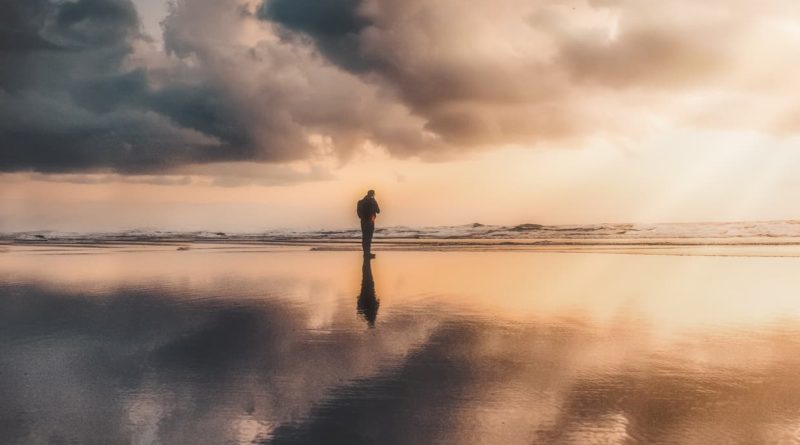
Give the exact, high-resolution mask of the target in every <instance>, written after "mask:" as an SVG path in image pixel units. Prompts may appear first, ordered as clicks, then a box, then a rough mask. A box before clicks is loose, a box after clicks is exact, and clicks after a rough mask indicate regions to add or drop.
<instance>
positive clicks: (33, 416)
mask: <svg viewBox="0 0 800 445" xmlns="http://www.w3.org/2000/svg"><path fill="white" fill-rule="evenodd" d="M146 289H147V290H142V291H129V290H118V291H116V292H114V293H112V294H103V295H96V296H95V297H94V298H93V299H87V298H82V297H81V296H80V294H78V295H76V294H72V293H59V292H56V291H53V290H45V289H41V288H39V287H37V286H22V285H19V286H14V287H13V288H11V287H6V289H5V294H6V295H7V296H6V297H5V298H4V299H2V300H0V326H1V328H0V330H2V331H3V332H2V334H3V335H2V337H0V352H1V354H0V371H2V374H3V375H4V379H2V382H0V396H2V397H3V400H4V402H3V403H2V404H0V418H16V419H17V420H16V421H15V422H14V425H9V426H8V427H6V426H2V428H0V429H2V431H3V434H4V436H5V437H7V438H9V439H10V441H11V442H14V441H22V442H29V441H45V442H47V441H53V440H56V441H57V440H61V439H63V440H66V441H69V440H77V441H79V442H80V441H82V440H86V438H88V437H92V438H103V439H104V440H106V439H107V440H108V441H109V442H112V443H114V442H126V441H130V440H131V438H138V440H139V441H141V442H148V438H150V437H153V436H154V435H156V436H157V437H159V439H160V440H161V441H162V442H164V443H183V442H186V441H198V440H199V441H202V442H204V443H222V442H225V441H226V440H228V439H230V438H232V437H240V436H241V435H243V434H244V435H246V434H245V433H246V432H248V431H250V432H254V434H256V436H258V437H263V436H264V435H266V434H267V432H268V431H269V430H271V429H272V426H270V425H272V424H273V423H274V422H285V421H288V420H290V419H294V418H298V417H301V416H303V415H305V413H306V412H307V411H308V409H309V407H310V406H311V404H312V403H313V402H314V401H318V400H322V399H323V398H324V396H325V394H326V392H327V391H329V390H330V389H331V388H334V387H336V386H338V385H342V384H345V383H346V382H347V381H349V380H352V379H358V378H366V377H368V376H370V375H372V374H374V373H376V372H379V371H380V369H381V368H382V367H391V366H395V365H396V363H397V362H398V361H400V360H402V358H403V356H404V355H405V354H406V353H407V351H408V350H409V349H410V348H412V347H413V346H414V345H415V344H418V343H420V342H422V341H424V339H425V337H426V336H427V335H428V332H429V331H430V329H431V327H432V326H433V325H434V324H435V323H436V321H435V320H432V319H428V320H420V321H419V322H417V321H414V320H411V319H410V318H409V317H403V316H398V317H395V318H394V319H387V320H386V321H385V324H384V326H383V328H382V330H381V332H378V333H374V335H369V336H362V335H359V334H358V331H353V330H349V329H346V327H347V326H339V327H340V328H341V329H333V330H329V331H326V332H324V333H320V332H315V331H308V330H306V320H305V316H306V315H305V314H304V313H303V311H301V310H300V309H298V308H297V307H293V306H292V305H290V304H287V303H286V302H280V301H279V300H269V299H267V300H263V301H260V302H258V303H256V302H255V301H248V302H243V301H235V300H233V299H217V298H213V297H214V295H215V292H224V289H222V288H218V289H208V290H207V295H204V296H202V297H203V298H197V297H201V295H197V294H196V290H194V291H193V292H195V293H193V294H192V295H191V296H192V298H195V299H194V300H181V299H180V297H181V293H180V292H169V291H166V290H165V289H160V288H159V287H158V286H157V285H155V284H152V285H149V286H147V287H146ZM344 303H345V302H344V301H343V302H342V305H343V307H342V308H341V310H340V311H339V312H340V313H341V314H343V315H345V316H347V318H348V319H352V315H351V314H352V312H350V311H351V310H352V309H350V307H349V305H347V307H345V306H344ZM345 310H346V312H345ZM351 321H352V322H353V327H358V324H357V320H351ZM359 329H361V328H359ZM242 416H249V418H251V419H252V420H253V421H254V422H256V423H257V424H258V425H261V426H259V427H258V428H255V426H254V425H255V424H253V423H252V422H249V421H248V422H245V423H243V420H242V419H243V417H242Z"/></svg>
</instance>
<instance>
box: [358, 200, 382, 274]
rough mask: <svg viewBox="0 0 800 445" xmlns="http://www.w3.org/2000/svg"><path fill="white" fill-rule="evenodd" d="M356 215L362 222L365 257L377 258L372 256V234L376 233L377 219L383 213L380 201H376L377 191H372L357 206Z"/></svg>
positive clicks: (362, 243)
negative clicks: (379, 204)
mask: <svg viewBox="0 0 800 445" xmlns="http://www.w3.org/2000/svg"><path fill="white" fill-rule="evenodd" d="M356 213H357V214H358V218H359V219H360V220H361V248H362V249H363V250H364V256H365V257H370V258H375V255H373V254H372V251H371V249H372V234H373V233H374V232H375V218H376V217H377V216H378V213H381V208H380V207H378V201H376V200H375V190H370V191H368V192H367V195H366V196H364V197H363V198H361V199H360V200H359V201H358V204H357V205H356Z"/></svg>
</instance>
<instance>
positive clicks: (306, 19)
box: [258, 0, 377, 71]
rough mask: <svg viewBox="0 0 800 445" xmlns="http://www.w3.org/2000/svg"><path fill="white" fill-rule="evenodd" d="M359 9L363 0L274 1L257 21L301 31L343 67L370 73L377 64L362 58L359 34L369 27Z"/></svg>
mask: <svg viewBox="0 0 800 445" xmlns="http://www.w3.org/2000/svg"><path fill="white" fill-rule="evenodd" d="M360 5H361V0H332V1H325V2H319V1H317V0H297V1H295V0H274V1H267V2H264V3H263V4H262V6H261V7H260V8H259V10H258V17H259V18H261V19H264V20H271V21H274V22H276V23H280V24H282V25H284V26H286V27H288V28H290V29H293V30H297V31H302V32H304V33H306V34H308V35H309V36H311V37H312V38H313V39H314V41H315V43H316V44H317V45H319V46H320V49H321V50H322V51H323V52H324V53H325V54H327V55H328V56H329V57H331V58H332V59H333V60H335V61H336V62H337V63H339V64H340V65H342V66H344V67H346V68H348V69H351V70H354V71H367V70H368V69H369V68H370V67H371V64H372V63H374V62H377V61H370V60H366V59H365V58H364V56H363V55H362V54H359V40H358V34H359V33H360V32H361V31H362V30H363V29H364V28H366V27H367V26H369V25H370V22H369V21H368V20H367V19H366V18H365V17H363V16H362V15H361V14H360V13H359V11H358V8H359V6H360Z"/></svg>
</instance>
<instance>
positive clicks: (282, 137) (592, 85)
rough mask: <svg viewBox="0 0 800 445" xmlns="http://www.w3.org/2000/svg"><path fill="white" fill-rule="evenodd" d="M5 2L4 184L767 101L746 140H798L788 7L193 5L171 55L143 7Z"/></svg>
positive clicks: (459, 141)
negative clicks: (769, 46)
mask: <svg viewBox="0 0 800 445" xmlns="http://www.w3.org/2000/svg"><path fill="white" fill-rule="evenodd" d="M0 1H2V7H3V15H2V17H0V148H1V149H2V150H0V172H13V171H24V170H34V171H40V172H57V173H64V172H76V173H86V172H95V171H108V170H112V171H116V172H120V173H164V172H169V171H171V170H174V169H175V168H179V167H181V166H188V165H194V164H208V163H218V162H240V161H247V162H260V163H286V162H290V161H309V160H314V159H315V158H319V157H326V156H328V157H334V158H337V159H338V160H345V161H346V160H347V159H349V158H350V157H352V156H353V155H354V154H355V153H357V152H358V151H359V150H361V149H363V148H364V147H365V146H370V145H371V146H380V147H382V148H384V149H386V151H388V153H389V154H391V155H393V156H396V157H411V156H419V157H421V158H423V159H444V158H447V157H452V156H456V155H459V154H461V153H463V152H464V151H466V150H476V149H487V148H491V147H498V146H502V145H504V144H522V145H534V144H537V143H543V142H546V143H563V142H564V141H569V142H570V143H571V144H572V143H575V144H578V145H579V144H580V141H582V140H586V139H589V138H594V137H600V138H604V137H607V138H610V140H614V139H615V138H617V137H622V138H627V137H630V136H636V135H640V134H642V133H643V132H644V131H646V130H647V129H648V128H649V125H650V122H651V121H652V119H650V117H654V116H655V117H658V118H664V119H666V120H671V121H675V122H677V123H678V124H680V123H681V122H682V121H681V119H683V120H684V122H687V121H688V123H689V124H691V125H696V124H697V118H696V116H698V115H699V116H704V121H708V122H716V123H717V125H719V123H720V122H723V123H724V122H733V121H732V120H730V119H725V117H726V116H728V115H729V114H730V112H729V107H727V106H722V105H721V104H724V103H727V102H726V101H730V100H731V98H735V96H736V94H737V93H738V92H741V91H747V92H748V93H749V94H752V95H755V96H758V97H759V99H764V100H763V102H764V103H766V105H765V107H766V108H767V109H763V108H761V109H755V107H742V111H741V112H740V113H739V115H741V116H742V117H741V118H739V119H736V120H735V122H736V124H735V125H736V129H741V127H742V126H744V127H746V128H747V129H756V130H760V131H774V129H775V128H780V129H781V130H782V131H783V132H784V133H785V132H786V131H789V132H792V131H795V130H796V126H795V125H787V122H793V120H791V119H787V117H786V110H785V108H786V107H785V105H784V104H783V103H782V102H781V98H784V97H786V95H787V94H786V93H787V92H792V91H793V90H792V88H793V87H792V84H791V82H787V81H783V82H763V79H764V78H768V77H770V76H774V73H786V72H793V68H794V66H793V62H791V60H793V59H791V58H784V59H783V60H781V61H780V62H779V63H781V64H784V65H782V66H771V67H770V66H768V64H763V65H764V66H763V67H762V65H760V64H758V63H754V62H755V61H757V60H759V56H760V55H761V53H760V52H759V50H758V48H763V47H764V42H773V43H775V44H779V45H780V46H779V47H776V48H775V49H773V52H774V53H780V52H788V51H790V50H792V51H793V50H796V46H797V45H796V43H795V42H794V41H793V40H791V39H790V38H788V37H787V36H789V34H787V33H788V31H786V32H784V28H786V27H782V26H779V25H781V23H782V22H781V21H782V20H783V21H788V22H789V23H791V22H792V21H793V20H795V19H796V18H797V16H798V14H800V9H799V8H798V7H797V6H796V3H794V2H789V1H786V0H771V1H769V2H765V3H764V4H763V5H761V6H759V7H755V6H754V5H753V4H752V2H749V1H748V0H734V1H722V0H713V1H711V2H702V3H698V2H688V1H686V2H683V1H682V2H673V3H666V2H662V3H659V4H658V5H650V4H648V5H646V6H645V5H643V4H642V3H641V2H636V1H631V0H613V1H612V0H604V1H600V0H592V1H580V0H578V1H575V2H562V1H557V0H547V1H537V2H530V1H527V0H497V1H479V2H470V3H464V2H461V1H456V0H443V1H437V2H430V1H423V0H330V1H315V0H264V1H256V0H250V1H245V0H177V1H175V2H174V3H172V7H171V10H170V13H169V14H168V16H167V17H166V18H165V19H164V21H163V22H162V25H163V30H162V31H163V36H162V37H163V39H162V41H159V43H158V44H159V45H163V46H160V47H157V45H156V43H155V42H156V40H155V39H153V38H151V36H147V35H144V34H143V33H142V30H141V24H140V20H139V17H138V15H137V11H136V8H135V7H134V4H133V3H132V2H131V0H74V1H57V0H0ZM720 11H728V12H727V13H724V14H723V13H720ZM781 33H783V34H781ZM789 37H790V36H789ZM772 60H773V62H775V61H777V60H778V58H774V59H772ZM737 69H738V70H739V71H737ZM737 74H739V75H737ZM748 76H749V77H748ZM789 90H791V91H789ZM707 91H708V92H712V93H714V94H709V95H703V96H702V100H701V101H700V103H699V104H698V99H697V98H698V97H700V96H698V94H697V93H698V92H700V93H702V92H707ZM681 100H684V102H681ZM687 103H689V104H690V105H691V109H690V110H686V107H687V105H686V104H687ZM719 115H722V118H719V117H718V116H719ZM764 116H767V117H764ZM649 119H650V120H649ZM729 125H733V124H729ZM782 134H783V133H782Z"/></svg>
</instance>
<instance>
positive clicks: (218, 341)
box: [0, 246, 800, 444]
mask: <svg viewBox="0 0 800 445" xmlns="http://www.w3.org/2000/svg"><path fill="white" fill-rule="evenodd" d="M799 268H800V259H798V258H771V257H698V256H661V255H630V254H603V253H586V252H584V253H575V252H573V253H557V252H493V251H488V252H378V258H377V259H376V260H374V261H373V262H372V264H371V265H369V264H368V265H367V267H365V265H364V264H363V263H362V261H361V257H360V255H359V254H358V253H357V252H337V251H333V252H325V251H314V252H309V251H306V250H304V249H298V248H280V247H275V246H273V247H269V246H268V247H232V246H231V247H225V246H216V247H214V248H213V249H212V248H209V249H204V248H203V247H202V246H196V248H193V249H192V250H189V251H176V250H175V247H170V246H127V247H114V246H104V247H98V248H78V247H69V248H55V249H48V248H44V247H9V248H8V249H7V250H6V251H5V252H0V442H2V443H165V444H173V443H214V444H217V443H345V444H357V443H411V444H427V443H456V444H470V443H487V444H495V443H506V444H516V443H525V444H530V443H557V444H562V443H637V442H638V443H697V444H701V443H702V444H707V443H748V444H750V443H797V442H798V441H800V381H799V380H798V379H797V375H798V372H799V371H800V335H798V334H800V297H799V296H800V292H799V291H800V280H797V273H796V271H797V270H798V269H799ZM370 276H371V278H372V279H371V280H370Z"/></svg>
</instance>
